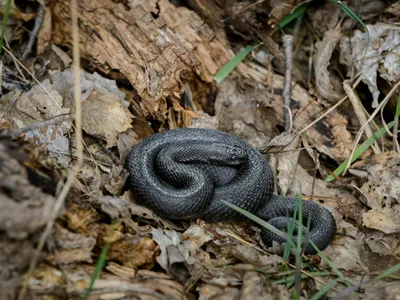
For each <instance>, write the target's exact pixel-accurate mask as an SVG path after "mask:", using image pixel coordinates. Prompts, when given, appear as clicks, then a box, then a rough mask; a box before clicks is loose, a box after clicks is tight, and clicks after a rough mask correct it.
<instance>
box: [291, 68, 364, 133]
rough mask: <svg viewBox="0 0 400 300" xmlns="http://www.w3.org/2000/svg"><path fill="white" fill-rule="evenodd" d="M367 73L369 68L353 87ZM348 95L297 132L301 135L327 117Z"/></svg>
mask: <svg viewBox="0 0 400 300" xmlns="http://www.w3.org/2000/svg"><path fill="white" fill-rule="evenodd" d="M366 73H367V70H365V71H364V73H362V74H361V76H360V77H359V78H358V79H357V81H356V82H355V83H354V84H353V86H352V88H353V89H355V88H356V87H357V86H358V85H359V83H360V82H361V79H363V77H364V75H365V74H366ZM347 98H348V97H347V96H344V97H343V98H342V99H340V100H339V102H338V103H336V104H335V105H334V106H332V107H331V108H330V109H328V110H327V111H326V112H325V113H323V114H322V115H321V116H320V117H318V118H316V119H315V120H314V121H313V122H311V123H310V124H308V125H307V126H306V127H304V128H303V129H302V130H300V131H299V132H298V133H297V134H298V135H300V134H302V133H303V132H305V131H306V130H308V129H309V128H310V127H312V126H313V125H314V124H315V123H318V122H319V121H320V120H321V119H323V118H325V117H326V116H327V115H328V114H330V113H331V111H333V110H334V109H336V107H338V106H339V105H340V104H342V103H343V102H344V101H345V100H346V99H347Z"/></svg>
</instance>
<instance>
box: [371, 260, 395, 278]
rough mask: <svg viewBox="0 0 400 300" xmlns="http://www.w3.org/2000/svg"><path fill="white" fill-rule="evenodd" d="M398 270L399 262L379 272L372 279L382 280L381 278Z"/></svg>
mask: <svg viewBox="0 0 400 300" xmlns="http://www.w3.org/2000/svg"><path fill="white" fill-rule="evenodd" d="M397 271H400V264H397V265H394V266H393V267H390V268H389V269H387V270H386V271H384V272H383V273H381V274H379V275H378V276H376V277H375V278H374V279H372V281H377V280H381V279H383V278H385V277H388V276H390V275H392V274H393V273H396V272H397Z"/></svg>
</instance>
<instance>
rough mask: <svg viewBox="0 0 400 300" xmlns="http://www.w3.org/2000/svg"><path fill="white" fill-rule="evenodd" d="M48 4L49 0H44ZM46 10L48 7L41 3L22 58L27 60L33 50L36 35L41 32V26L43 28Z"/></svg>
mask: <svg viewBox="0 0 400 300" xmlns="http://www.w3.org/2000/svg"><path fill="white" fill-rule="evenodd" d="M46 4H47V0H45V1H44V5H46ZM45 11H46V7H45V6H42V5H41V4H39V7H38V10H37V12H36V19H35V25H34V26H33V29H32V31H31V33H30V35H29V41H28V44H27V45H26V48H25V50H24V53H23V54H22V56H21V60H25V59H26V58H27V57H28V55H29V54H30V53H31V52H32V47H33V45H34V44H35V41H36V37H37V35H38V33H39V30H40V28H42V24H43V18H44V12H45Z"/></svg>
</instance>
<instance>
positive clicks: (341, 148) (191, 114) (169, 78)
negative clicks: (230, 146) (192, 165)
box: [0, 0, 400, 300]
mask: <svg viewBox="0 0 400 300" xmlns="http://www.w3.org/2000/svg"><path fill="white" fill-rule="evenodd" d="M7 2H10V1H6V0H2V1H0V8H1V12H2V15H3V22H2V23H4V24H5V27H4V29H5V31H4V33H5V34H4V41H3V48H2V52H1V54H2V61H1V70H2V90H1V92H2V95H1V98H0V207H1V209H0V299H21V300H22V299H83V298H85V299H146V300H147V299H202V300H206V299H210V300H211V299H300V298H301V299H374V300H378V299H393V300H394V299H400V272H399V270H400V200H399V199H400V171H399V170H400V168H399V167H400V155H399V151H400V146H399V142H398V118H399V115H400V104H399V103H400V89H399V88H398V87H399V85H400V26H399V24H400V3H399V2H398V1H384V0H349V1H347V2H345V3H344V2H340V1H335V0H326V1H323V0H314V1H300V0H283V1H276V0H258V1H255V0H253V1H241V0H187V1H184V0H135V1H128V0H124V1H121V0H79V1H77V8H76V7H75V6H74V3H75V1H70V0H69V1H67V0H61V1H56V0H41V1H27V0H26V1H11V8H10V11H9V12H7V11H8V9H7V4H8V3H7ZM4 16H8V19H7V20H6V23H5V22H4V19H6V18H5V17H4ZM244 51H247V52H244ZM243 53H245V55H244V56H243V57H242V58H241V59H240V60H239V61H237V62H236V63H235V59H236V60H237V59H238V57H239V56H240V55H241V54H243ZM227 68H228V69H229V68H230V70H231V71H228V72H227V74H226V75H227V76H225V75H221V74H223V72H224V70H226V69H227ZM77 76H79V77H77ZM78 78H79V80H78ZM186 127H196V128H209V129H217V130H220V131H224V132H228V133H231V134H234V135H237V136H239V137H241V138H242V139H244V140H245V141H247V142H248V143H250V144H251V145H252V146H253V147H255V148H256V149H259V150H260V151H262V153H263V154H265V157H266V158H267V159H268V161H269V163H270V165H271V166H272V168H273V170H274V175H275V181H276V184H275V192H276V193H280V194H283V195H288V196H292V197H294V196H296V195H297V194H299V193H300V194H302V195H303V199H304V200H305V201H315V202H317V203H319V204H320V205H323V206H324V207H325V208H326V209H328V210H329V211H330V212H331V213H332V215H333V217H334V218H335V221H336V224H337V232H336V235H335V238H334V239H333V241H332V242H331V244H330V245H329V247H328V248H326V249H325V250H324V251H323V252H322V253H319V254H316V255H307V256H304V255H303V256H301V255H299V254H297V255H296V253H293V255H290V256H285V255H283V252H282V247H281V246H279V245H275V244H274V245H273V246H272V247H267V246H266V245H264V244H263V242H262V240H261V238H260V226H259V225H258V224H256V223H255V222H252V221H250V220H249V221H241V222H219V223H209V222H205V221H204V220H202V219H196V220H170V219H168V218H163V217H160V216H158V215H156V214H155V213H154V212H153V211H152V210H151V209H150V208H148V207H144V206H142V205H140V202H139V201H137V199H136V198H135V195H134V194H133V193H132V191H130V190H126V189H125V188H124V187H125V182H126V179H127V177H128V172H127V170H126V169H125V168H124V165H125V161H126V157H127V155H128V153H129V151H130V150H131V149H132V148H133V147H134V146H135V145H136V144H137V143H138V142H140V141H141V140H143V139H145V138H147V137H149V136H151V135H153V134H155V133H159V132H165V131H167V130H171V129H176V128H186ZM349 162H350V163H349Z"/></svg>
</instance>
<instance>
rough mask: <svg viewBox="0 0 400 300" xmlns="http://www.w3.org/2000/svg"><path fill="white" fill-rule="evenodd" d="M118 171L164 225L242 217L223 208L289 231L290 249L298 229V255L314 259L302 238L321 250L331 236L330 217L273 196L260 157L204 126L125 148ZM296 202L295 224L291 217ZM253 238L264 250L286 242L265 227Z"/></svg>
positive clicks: (316, 207) (235, 138)
mask: <svg viewBox="0 0 400 300" xmlns="http://www.w3.org/2000/svg"><path fill="white" fill-rule="evenodd" d="M125 168H126V169H127V171H128V177H127V181H126V187H127V189H129V190H131V191H132V192H133V194H134V198H135V199H136V200H137V201H138V202H139V203H140V204H141V205H143V206H145V207H147V208H149V209H151V210H152V211H153V212H154V213H156V214H157V215H159V216H161V217H165V218H167V219H170V220H194V219H199V218H200V219H202V220H204V221H206V222H210V223H214V222H235V221H241V220H244V219H245V217H244V216H243V214H241V213H239V212H238V211H236V210H234V209H232V208H231V207H229V206H228V205H226V204H225V203H226V202H227V203H231V204H233V205H235V206H237V207H239V208H241V209H243V210H246V211H247V212H249V213H251V214H253V215H255V216H257V217H259V218H261V219H262V220H264V221H266V222H268V223H269V224H271V225H272V226H274V227H275V228H277V229H279V230H281V231H286V232H287V230H288V229H289V228H292V229H293V231H292V234H291V235H290V236H291V237H292V241H293V243H294V244H297V236H298V235H299V234H300V231H301V233H302V234H301V235H302V245H305V248H304V253H305V254H315V253H317V252H316V250H315V248H314V247H313V246H312V245H311V243H310V240H311V241H312V242H313V243H314V244H315V245H316V246H317V247H318V248H319V249H320V250H321V251H322V250H324V249H326V248H327V247H328V246H329V244H330V243H331V241H332V239H333V238H334V236H335V233H336V222H335V219H334V217H333V215H332V214H331V213H330V211H329V210H328V209H326V208H325V207H323V206H322V205H320V204H318V203H316V202H314V201H311V200H309V201H305V200H299V198H290V197H285V196H282V195H277V194H274V193H273V191H274V182H275V180H274V174H273V171H272V169H271V167H270V165H269V163H268V161H267V159H266V158H265V157H264V155H263V154H262V153H261V152H260V151H259V150H256V149H255V148H253V147H252V146H251V145H250V144H249V143H247V142H246V141H245V140H243V139H241V138H240V137H238V136H236V135H232V134H229V133H226V132H222V131H219V130H214V129H205V128H177V129H172V130H167V131H165V132H162V133H157V134H153V135H151V136H150V137H147V138H145V139H143V140H141V141H140V142H139V143H138V144H136V145H135V146H134V147H133V148H132V149H131V150H130V152H129V154H128V156H127V159H126V162H125ZM299 201H302V202H301V204H302V210H301V217H302V221H301V222H302V225H300V224H299V221H298V218H294V217H293V216H294V215H295V213H296V212H298V211H299V210H298V206H299ZM224 202H225V203H224ZM296 203H297V205H296ZM295 216H296V215H295ZM290 226H291V227H290ZM260 237H261V240H262V242H263V243H264V244H265V245H266V246H272V245H273V242H277V243H279V244H282V243H285V242H287V240H286V238H285V237H283V236H282V235H278V234H277V233H275V232H273V231H271V230H269V229H267V228H265V227H262V229H261V232H260ZM305 238H307V241H306V242H305Z"/></svg>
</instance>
